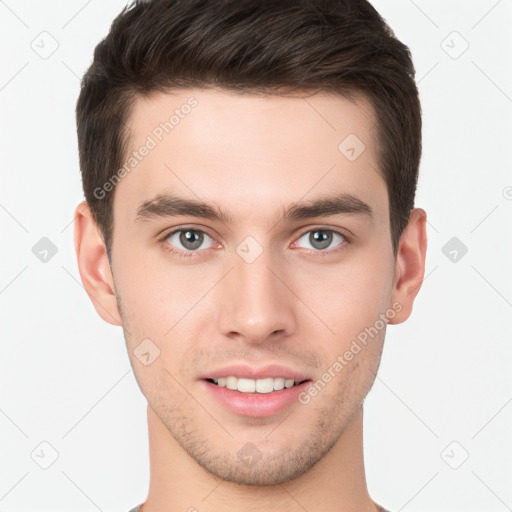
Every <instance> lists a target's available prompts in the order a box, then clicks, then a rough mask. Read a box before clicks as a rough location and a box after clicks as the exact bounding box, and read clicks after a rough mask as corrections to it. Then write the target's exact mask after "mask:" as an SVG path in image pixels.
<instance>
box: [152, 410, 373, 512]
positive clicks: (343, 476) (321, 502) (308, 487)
mask: <svg viewBox="0 0 512 512" xmlns="http://www.w3.org/2000/svg"><path fill="white" fill-rule="evenodd" d="M148 432H149V453H150V487H149V493H148V498H147V500H146V502H145V503H144V505H143V507H142V510H143V512H176V511H187V512H213V511H215V512H235V511H240V510H242V509H243V510H244V512H253V511H254V512H256V511H259V510H262V509H263V510H265V511H267V512H277V511H282V510H287V511H289V512H296V511H297V512H303V511H304V510H308V512H320V511H322V512H324V511H326V510H328V511H333V512H334V511H336V512H356V511H357V512H376V511H377V510H378V508H377V505H376V504H375V503H374V502H373V501H372V500H371V498H370V496H369V494H368V490H367V486H366V478H365V470H364V458H363V442H362V441H363V410H362V407H361V408H360V409H358V411H357V412H356V413H355V414H354V416H353V417H352V419H351V420H350V421H349V423H348V424H347V426H346V428H345V430H344V431H343V434H342V435H341V437H340V438H339V440H338V442H337V443H336V444H335V446H334V447H333V448H332V449H331V450H330V451H329V452H328V453H327V455H326V456H325V457H324V458H323V459H321V460H320V461H319V462H318V463H317V464H316V465H315V466H313V467H312V468H311V469H310V470H309V471H307V472H306V473H304V474H303V475H301V476H299V477H297V478H295V479H294V480H291V481H289V482H287V483H285V484H283V485H273V486H250V485H240V484H237V483H233V482H228V481H224V480H222V479H220V478H218V477H216V476H214V475H212V474H211V473H209V472H208V471H206V470H205V469H204V468H202V467H201V466H200V465H199V464H197V463H196V462H195V460H193V459H192V458H191V457H190V456H189V455H188V454H187V453H186V452H185V451H184V450H183V449H182V448H181V446H180V445H179V444H178V443H177V442H176V441H175V440H174V438H173V437H172V436H171V435H170V433H169V431H168V430H167V428H166V427H165V426H164V425H163V423H162V422H161V421H160V419H159V418H158V416H157V415H156V414H155V413H154V411H153V410H152V409H151V407H149V406H148Z"/></svg>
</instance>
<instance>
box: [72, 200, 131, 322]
mask: <svg viewBox="0 0 512 512" xmlns="http://www.w3.org/2000/svg"><path fill="white" fill-rule="evenodd" d="M75 250H76V256H77V260H78V270H79V272H80V277H81V278H82V283H83V285H84V288H85V291H86V292H87V295H89V298H90V299H91V301H92V303H93V304H94V307H95V308H96V311H97V312H98V314H99V315H100V316H101V318H103V320H105V322H108V323H109V324H112V325H121V315H120V314H119V310H118V307H117V300H116V296H115V287H114V279H113V277H112V273H111V270H110V265H109V261H108V256H107V251H106V248H105V243H104V241H103V237H102V235H101V234H100V229H99V228H98V226H97V225H96V222H95V221H94V218H93V216H92V213H91V209H90V208H89V205H88V204H87V203H86V202H85V201H84V202H82V203H80V204H79V205H78V206H77V207H76V209H75Z"/></svg>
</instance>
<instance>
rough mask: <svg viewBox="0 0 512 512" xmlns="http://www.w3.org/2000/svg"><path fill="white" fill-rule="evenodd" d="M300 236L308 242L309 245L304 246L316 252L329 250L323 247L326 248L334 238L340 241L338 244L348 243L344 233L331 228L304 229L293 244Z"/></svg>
mask: <svg viewBox="0 0 512 512" xmlns="http://www.w3.org/2000/svg"><path fill="white" fill-rule="evenodd" d="M301 238H305V240H306V242H307V243H308V244H310V247H306V248H307V249H314V250H315V251H317V252H318V251H322V252H330V251H324V249H326V248H328V247H329V246H330V245H331V244H332V243H333V241H334V240H338V241H340V243H339V244H338V246H340V245H344V243H343V242H346V243H349V240H348V238H347V237H346V236H345V235H343V234H342V233H339V232H338V231H334V230H332V229H313V230H310V231H306V233H304V234H303V235H301V236H300V238H299V239H298V240H297V242H295V243H294V245H295V244H296V243H298V241H299V240H300V239H301ZM335 250H336V249H335Z"/></svg>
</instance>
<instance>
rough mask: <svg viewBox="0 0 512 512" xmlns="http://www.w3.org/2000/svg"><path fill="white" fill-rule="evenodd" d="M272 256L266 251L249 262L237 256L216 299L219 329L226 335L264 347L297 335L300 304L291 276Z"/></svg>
mask: <svg viewBox="0 0 512 512" xmlns="http://www.w3.org/2000/svg"><path fill="white" fill-rule="evenodd" d="M270 253H271V251H270V250H264V251H263V253H262V254H261V255H260V256H259V257H258V258H257V259H256V260H255V261H252V262H250V263H249V262H247V261H245V260H244V259H243V258H241V257H240V258H239V257H238V256H237V255H235V257H234V267H233V269H232V270H231V271H230V272H229V274H228V275H227V276H226V279H224V280H223V283H222V286H221V287H220V288H219V289H218V290H217V293H218V296H217V297H216V300H218V304H220V310H221V311H220V315H219V317H218V321H219V328H220V330H221V332H222V333H223V334H224V335H225V336H227V337H230V338H232V339H236V338H239V339H241V340H244V341H245V342H247V343H251V344H263V343H265V342H267V341H268V340H270V339H272V340H273V341H275V340H276V339H277V338H285V337H288V336H289V335H291V334H293V333H294V332H295V329H296V325H297V322H296V316H295V314H296V311H297V306H298V303H299V301H298V298H297V297H296V296H295V295H294V294H293V282H291V281H292V277H291V274H290V272H287V271H286V269H285V268H284V267H282V266H279V265H278V264H277V262H276V260H275V259H273V258H272V256H271V254H270Z"/></svg>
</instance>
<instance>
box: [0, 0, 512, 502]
mask: <svg viewBox="0 0 512 512" xmlns="http://www.w3.org/2000/svg"><path fill="white" fill-rule="evenodd" d="M373 4H374V5H375V7H376V8H377V10H379V12H380V13H381V14H382V15H383V16H384V18H385V19H386V20H387V21H388V23H389V24H390V26H391V27H392V28H393V29H394V31H395V33H396V35H397V36H398V37H399V38H400V39H401V40H402V41H403V42H404V43H405V44H407V45H408V46H409V47H410V49H411V51H412V54H413V59H414V62H415V66H416V70H417V80H418V86H419V89H420V94H421V100H422V106H423V122H424V132H423V137H424V139H423V143H424V152H423V158H422V163H421V170H420V181H419V189H418V194H417V201H416V204H417V206H420V207H422V208H424V209H425V210H426V211H427V213H428V220H429V226H428V236H429V248H428V256H427V265H426V267H427V268H426V278H425V282H424V284H423V287H422V289H421V291H420V293H419V295H418V298H417V299H416V303H415V308H414V312H413V314H412V316H411V317H410V319H409V320H408V321H407V322H406V323H405V324H401V325H398V326H390V327H389V329H388V333H387V338H386V343H385V349H384V354H383V359H382V363H381V368H380V371H379V375H378V377H377V379H376V381H375V384H374V387H373V389H372V390H371V392H370V394H369V396H368V398H367V400H366V406H365V462H366V469H367V479H368V487H369V491H370V494H371V496H372V497H373V498H374V500H375V501H377V502H378V503H380V504H382V505H384V506H386V507H387V508H389V509H390V510H391V511H393V512H398V511H405V512H420V511H432V512H433V511H436V512H438V511H465V512H469V511H485V512H494V511H496V512H502V511H506V510H512V485H511V482H512V437H511V431H512V376H511V372H510V365H511V363H512V348H511V340H512V336H511V334H512V328H511V326H510V324H511V322H510V319H511V318H512V316H511V313H512V272H511V265H510V264H511V261H512V243H511V233H512V230H511V228H512V223H511V219H512V200H511V199H512V171H511V169H512V167H511V163H512V157H511V153H510V148H511V145H512V138H511V136H512V128H511V126H512V124H511V122H512V68H511V62H512V51H511V48H512V39H511V32H510V26H511V24H512V1H511V0H501V1H496V0H481V1H471V2H470V1H462V0H460V1H454V0H450V1H448V0H442V1H441V0H436V1H432V0H428V1H427V0H415V2H413V1H412V0H410V1H409V0H400V1H399V0H393V1H390V0H374V2H373ZM124 5H125V2H124V1H121V0H119V1H117V0H115V1H114V0H109V1H100V0H89V1H86V0H73V1H69V0H68V1H64V0H61V1H57V0H51V1H50V0H46V1H45V2H36V1H30V2H29V1H26V0H5V2H0V43H1V48H2V53H1V55H2V62H1V67H0V113H1V115H0V144H1V159H0V169H1V170H0V172H1V187H0V227H1V232H2V241H3V243H2V244H1V250H0V263H1V264H0V322H1V323H0V325H1V337H0V349H1V352H0V510H3V511H4V512H6V511H10V512H20V511H52V512H57V511H67V512H69V511H71V510H72V511H77V512H78V511H84V512H88V511H91V512H93V511H97V510H100V511H105V512H109V511H112V512H117V511H119V512H125V511H128V510H129V509H130V508H131V507H133V506H135V505H137V504H139V503H141V502H142V501H144V499H145V498H146V495H147V490H148V481H149V471H148V460H149V459H148V446H147V426H146V405H145V400H144V397H143V395H142V394H141V392H140V390H139V388H138V386H137V384H136V382H135V379H134V376H133V373H132V370H131V367H130V363H129V359H128V355H127V353H126V349H125V345H124V339H123V335H122V331H121V328H119V327H113V326H111V325H109V324H106V323H104V322H103V321H102V320H101V319H100V317H99V316H98V315H97V314H96V312H95V310H94V308H93V306H92V304H91V302H90V300H89V298H88V297H87V295H86V293H85V291H84V289H83V288H82V285H81V283H80V278H79V274H78V269H77V265H76V260H75V254H74V247H73V224H72V219H73V209H74V207H75V205H76V204H77V203H78V202H79V201H80V200H82V198H83V195H82V189H81V183H80V174H79V168H78V155H77V142H76V131H75V119H74V108H75V104H76V100H77V97H78V92H79V84H80V77H81V76H82V75H83V73H84V72H85V70H86V68H87V67H88V66H89V64H90V62H91V59H92V54H93V50H94V47H95V46H96V44H97V43H98V42H99V41H100V39H101V38H103V37H104V36H105V35H106V33H107V31H108V29H109V26H110V23H111V21H112V20H113V18H114V17H115V16H116V14H117V13H118V12H119V11H120V10H121V8H122V7H123V6H124ZM43 31H46V32H47V33H48V34H50V35H48V34H44V35H42V36H40V34H41V32H43ZM454 31H456V32H457V33H458V34H454V33H453V32H454ZM42 37H44V38H46V39H45V41H44V47H45V48H46V50H48V49H51V48H52V46H51V45H52V44H54V45H56V44H57V43H58V48H57V49H56V51H55V52H54V53H53V54H52V55H50V56H48V58H46V59H43V58H41V57H40V56H39V55H38V53H36V51H34V50H33V48H32V46H36V45H39V46H40V47H41V46H43V43H41V38H42ZM51 38H53V39H55V41H56V43H52V39H51ZM443 41H444V42H443ZM465 41H466V42H467V43H466V42H465ZM466 44H468V45H469V47H468V48H467V50H466V51H465V52H464V53H462V54H460V53H461V51H462V50H463V49H464V48H465V45H466ZM31 45H32V46H31ZM39 51H43V50H42V49H40V50H39ZM459 54H460V55H459ZM455 57H456V58H455ZM507 187H508V188H507ZM42 237H48V238H49V239H50V240H51V241H52V242H53V244H55V246H56V248H57V250H58V252H57V253H56V254H55V256H53V257H52V258H51V259H50V260H49V261H48V262H46V263H43V262H41V261H40V260H39V259H38V258H36V256H35V255H34V254H33V252H32V247H33V246H34V245H35V244H36V243H37V242H38V241H39V240H40V239H41V238H42ZM452 237H457V238H458V239H459V240H460V241H461V242H462V243H464V244H465V246H467V248H468V252H467V254H465V255H464V256H462V257H460V252H459V257H458V261H456V262H453V261H451V260H450V259H449V258H448V257H447V256H445V254H444V253H443V251H442V249H443V247H444V246H445V244H446V243H447V242H448V241H449V240H450V239H451V238H452ZM446 252H448V251H446ZM41 442H47V443H49V444H50V445H51V446H52V447H53V449H54V450H56V451H57V452H58V458H57V460H56V461H55V462H54V463H53V464H52V465H51V466H50V467H49V468H48V469H43V468H41V467H40V465H38V463H36V460H37V461H38V462H39V463H40V464H44V463H45V460H44V459H45V458H46V463H48V462H49V461H50V457H51V449H50V448H49V447H48V445H42V446H40V443H41ZM34 450H35V452H34ZM37 453H39V455H40V457H39V459H38V457H37V456H35V455H34V454H37ZM31 454H32V457H33V458H32V457H31ZM41 454H44V455H41ZM466 456H468V458H467V460H466V461H465V462H463V463H462V461H463V460H464V458H465V457H466ZM461 463H462V465H460V464H461ZM458 465H460V467H459V468H458V469H453V468H452V467H450V466H458ZM327 512H330V511H327Z"/></svg>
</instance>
